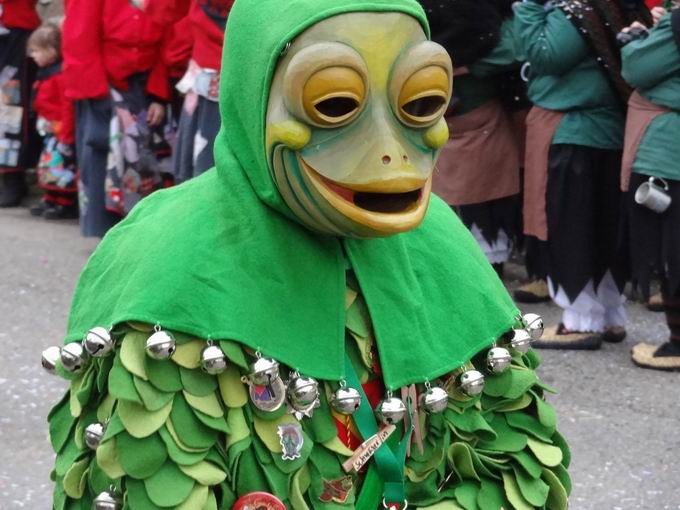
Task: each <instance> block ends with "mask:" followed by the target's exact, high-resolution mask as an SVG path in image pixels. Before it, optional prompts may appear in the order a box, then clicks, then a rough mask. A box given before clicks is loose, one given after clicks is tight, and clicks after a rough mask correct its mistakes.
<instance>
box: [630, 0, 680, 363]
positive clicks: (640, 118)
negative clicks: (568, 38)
mask: <svg viewBox="0 0 680 510" xmlns="http://www.w3.org/2000/svg"><path fill="white" fill-rule="evenodd" d="M633 28H635V27H633ZM637 28H638V29H644V27H640V26H637ZM643 34H645V35H646V34H647V33H646V32H643ZM622 55H623V77H624V78H625V79H626V81H627V82H628V83H629V84H630V85H631V86H632V87H635V88H636V89H637V90H636V93H635V94H634V95H633V96H632V97H631V100H630V103H629V114H628V123H627V130H626V157H624V163H623V185H624V190H628V194H627V198H626V203H627V209H628V214H629V217H630V220H629V238H630V251H631V260H632V266H633V276H634V278H635V280H636V281H637V282H638V284H639V285H641V286H642V287H643V289H645V290H646V291H647V293H648V289H649V283H650V280H651V278H652V277H653V275H654V274H659V275H660V276H661V289H662V296H663V303H664V311H665V313H666V321H667V324H668V327H669V329H670V338H669V341H668V342H666V343H665V344H663V345H661V346H657V345H653V344H649V343H644V342H643V343H640V344H638V345H636V346H635V347H634V348H633V361H634V362H635V363H636V364H638V365H639V366H642V367H645V368H655V369H661V370H680V229H679V228H678V225H680V163H679V162H680V144H678V143H677V134H678V133H680V11H678V10H674V11H672V13H671V12H669V13H668V14H666V15H664V16H663V17H661V19H660V20H659V22H658V24H657V25H656V26H655V27H654V28H653V29H651V30H650V31H649V33H648V36H647V37H645V38H641V39H637V40H634V41H632V42H630V43H628V44H627V45H626V46H624V48H623V49H622ZM650 186H654V187H655V188H656V189H655V193H656V194H657V195H655V196H658V197H659V199H660V200H661V202H659V203H658V204H654V203H651V202H650V201H649V199H648V198H647V197H645V194H646V189H647V188H649V187H650ZM666 197H667V198H666ZM669 200H670V202H669V203H668V204H666V202H667V201H669ZM655 205H656V208H654V207H655Z"/></svg>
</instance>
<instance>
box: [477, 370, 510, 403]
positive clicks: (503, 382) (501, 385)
mask: <svg viewBox="0 0 680 510" xmlns="http://www.w3.org/2000/svg"><path fill="white" fill-rule="evenodd" d="M513 373H514V370H506V371H505V372H503V373H502V374H500V375H493V376H490V377H487V378H486V379H485V380H484V394H485V395H489V396H491V397H502V396H503V395H504V394H505V392H506V391H508V388H510V386H511V385H512V376H513Z"/></svg>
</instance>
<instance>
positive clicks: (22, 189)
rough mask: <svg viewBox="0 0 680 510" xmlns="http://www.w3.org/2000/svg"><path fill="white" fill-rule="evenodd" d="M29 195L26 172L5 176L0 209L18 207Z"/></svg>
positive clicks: (0, 193) (1, 190)
mask: <svg viewBox="0 0 680 510" xmlns="http://www.w3.org/2000/svg"><path fill="white" fill-rule="evenodd" d="M26 193H28V186H26V179H25V177H24V172H11V173H8V174H5V175H3V177H2V189H0V207H17V206H18V205H20V204H21V200H22V199H23V198H24V197H25V196H26Z"/></svg>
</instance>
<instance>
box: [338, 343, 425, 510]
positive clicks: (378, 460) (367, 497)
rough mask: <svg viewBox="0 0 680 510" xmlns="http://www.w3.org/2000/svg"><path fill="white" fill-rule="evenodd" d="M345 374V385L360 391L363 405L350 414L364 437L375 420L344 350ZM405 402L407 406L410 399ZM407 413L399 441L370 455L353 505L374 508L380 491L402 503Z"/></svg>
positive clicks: (374, 430)
mask: <svg viewBox="0 0 680 510" xmlns="http://www.w3.org/2000/svg"><path fill="white" fill-rule="evenodd" d="M345 377H346V380H347V385H348V386H350V387H352V388H354V389H356V390H357V391H358V392H359V393H360V394H361V398H362V402H363V405H361V406H359V409H358V410H357V412H356V413H355V414H354V421H355V423H356V425H357V428H358V429H359V432H360V433H361V437H362V438H363V440H364V441H366V440H367V439H369V438H371V437H373V436H374V435H376V434H377V433H378V425H377V423H376V421H375V415H374V414H373V409H371V406H370V404H369V401H368V398H367V397H366V394H365V393H364V389H363V387H362V386H361V382H359V377H358V376H357V373H356V370H354V366H353V365H352V361H351V360H350V358H349V356H348V355H347V354H345ZM408 406H409V407H410V402H409V403H408ZM407 416H408V419H407V420H408V421H407V423H406V424H405V427H406V434H404V437H403V438H402V440H401V442H399V443H398V444H396V445H394V446H390V444H389V443H393V441H387V442H385V443H383V444H382V445H381V446H380V448H378V450H376V452H375V454H374V455H373V458H372V459H371V463H370V465H369V470H368V473H367V475H366V479H365V480H364V487H363V488H362V491H361V495H360V496H359V500H358V502H357V505H356V506H357V508H377V506H378V505H379V504H380V500H379V499H378V501H377V502H376V501H372V500H374V499H375V496H376V494H377V495H378V497H379V496H380V492H382V496H383V498H384V499H385V502H386V503H387V504H390V503H392V504H399V505H403V504H404V502H405V501H406V491H405V489H404V468H405V463H406V450H407V449H408V445H409V443H410V442H411V433H412V427H411V424H410V412H409V413H407ZM376 475H377V476H376ZM380 484H382V491H379V490H376V488H378V487H379V486H380Z"/></svg>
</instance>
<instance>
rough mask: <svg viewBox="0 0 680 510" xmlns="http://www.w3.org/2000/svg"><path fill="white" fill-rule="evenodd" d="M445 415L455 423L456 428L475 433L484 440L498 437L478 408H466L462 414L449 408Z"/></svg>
mask: <svg viewBox="0 0 680 510" xmlns="http://www.w3.org/2000/svg"><path fill="white" fill-rule="evenodd" d="M444 417H445V418H446V420H447V421H450V422H451V423H453V425H454V426H455V427H456V429H459V430H462V431H464V432H470V433H474V434H476V435H477V436H479V438H480V439H482V440H484V441H493V440H494V439H496V432H495V431H494V430H493V428H492V427H490V426H489V424H488V423H487V421H486V420H485V419H484V418H483V417H482V415H481V413H480V412H479V411H477V410H476V409H466V410H465V412H463V413H462V414H459V413H457V412H455V411H453V410H452V409H447V410H446V413H445V414H444Z"/></svg>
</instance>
